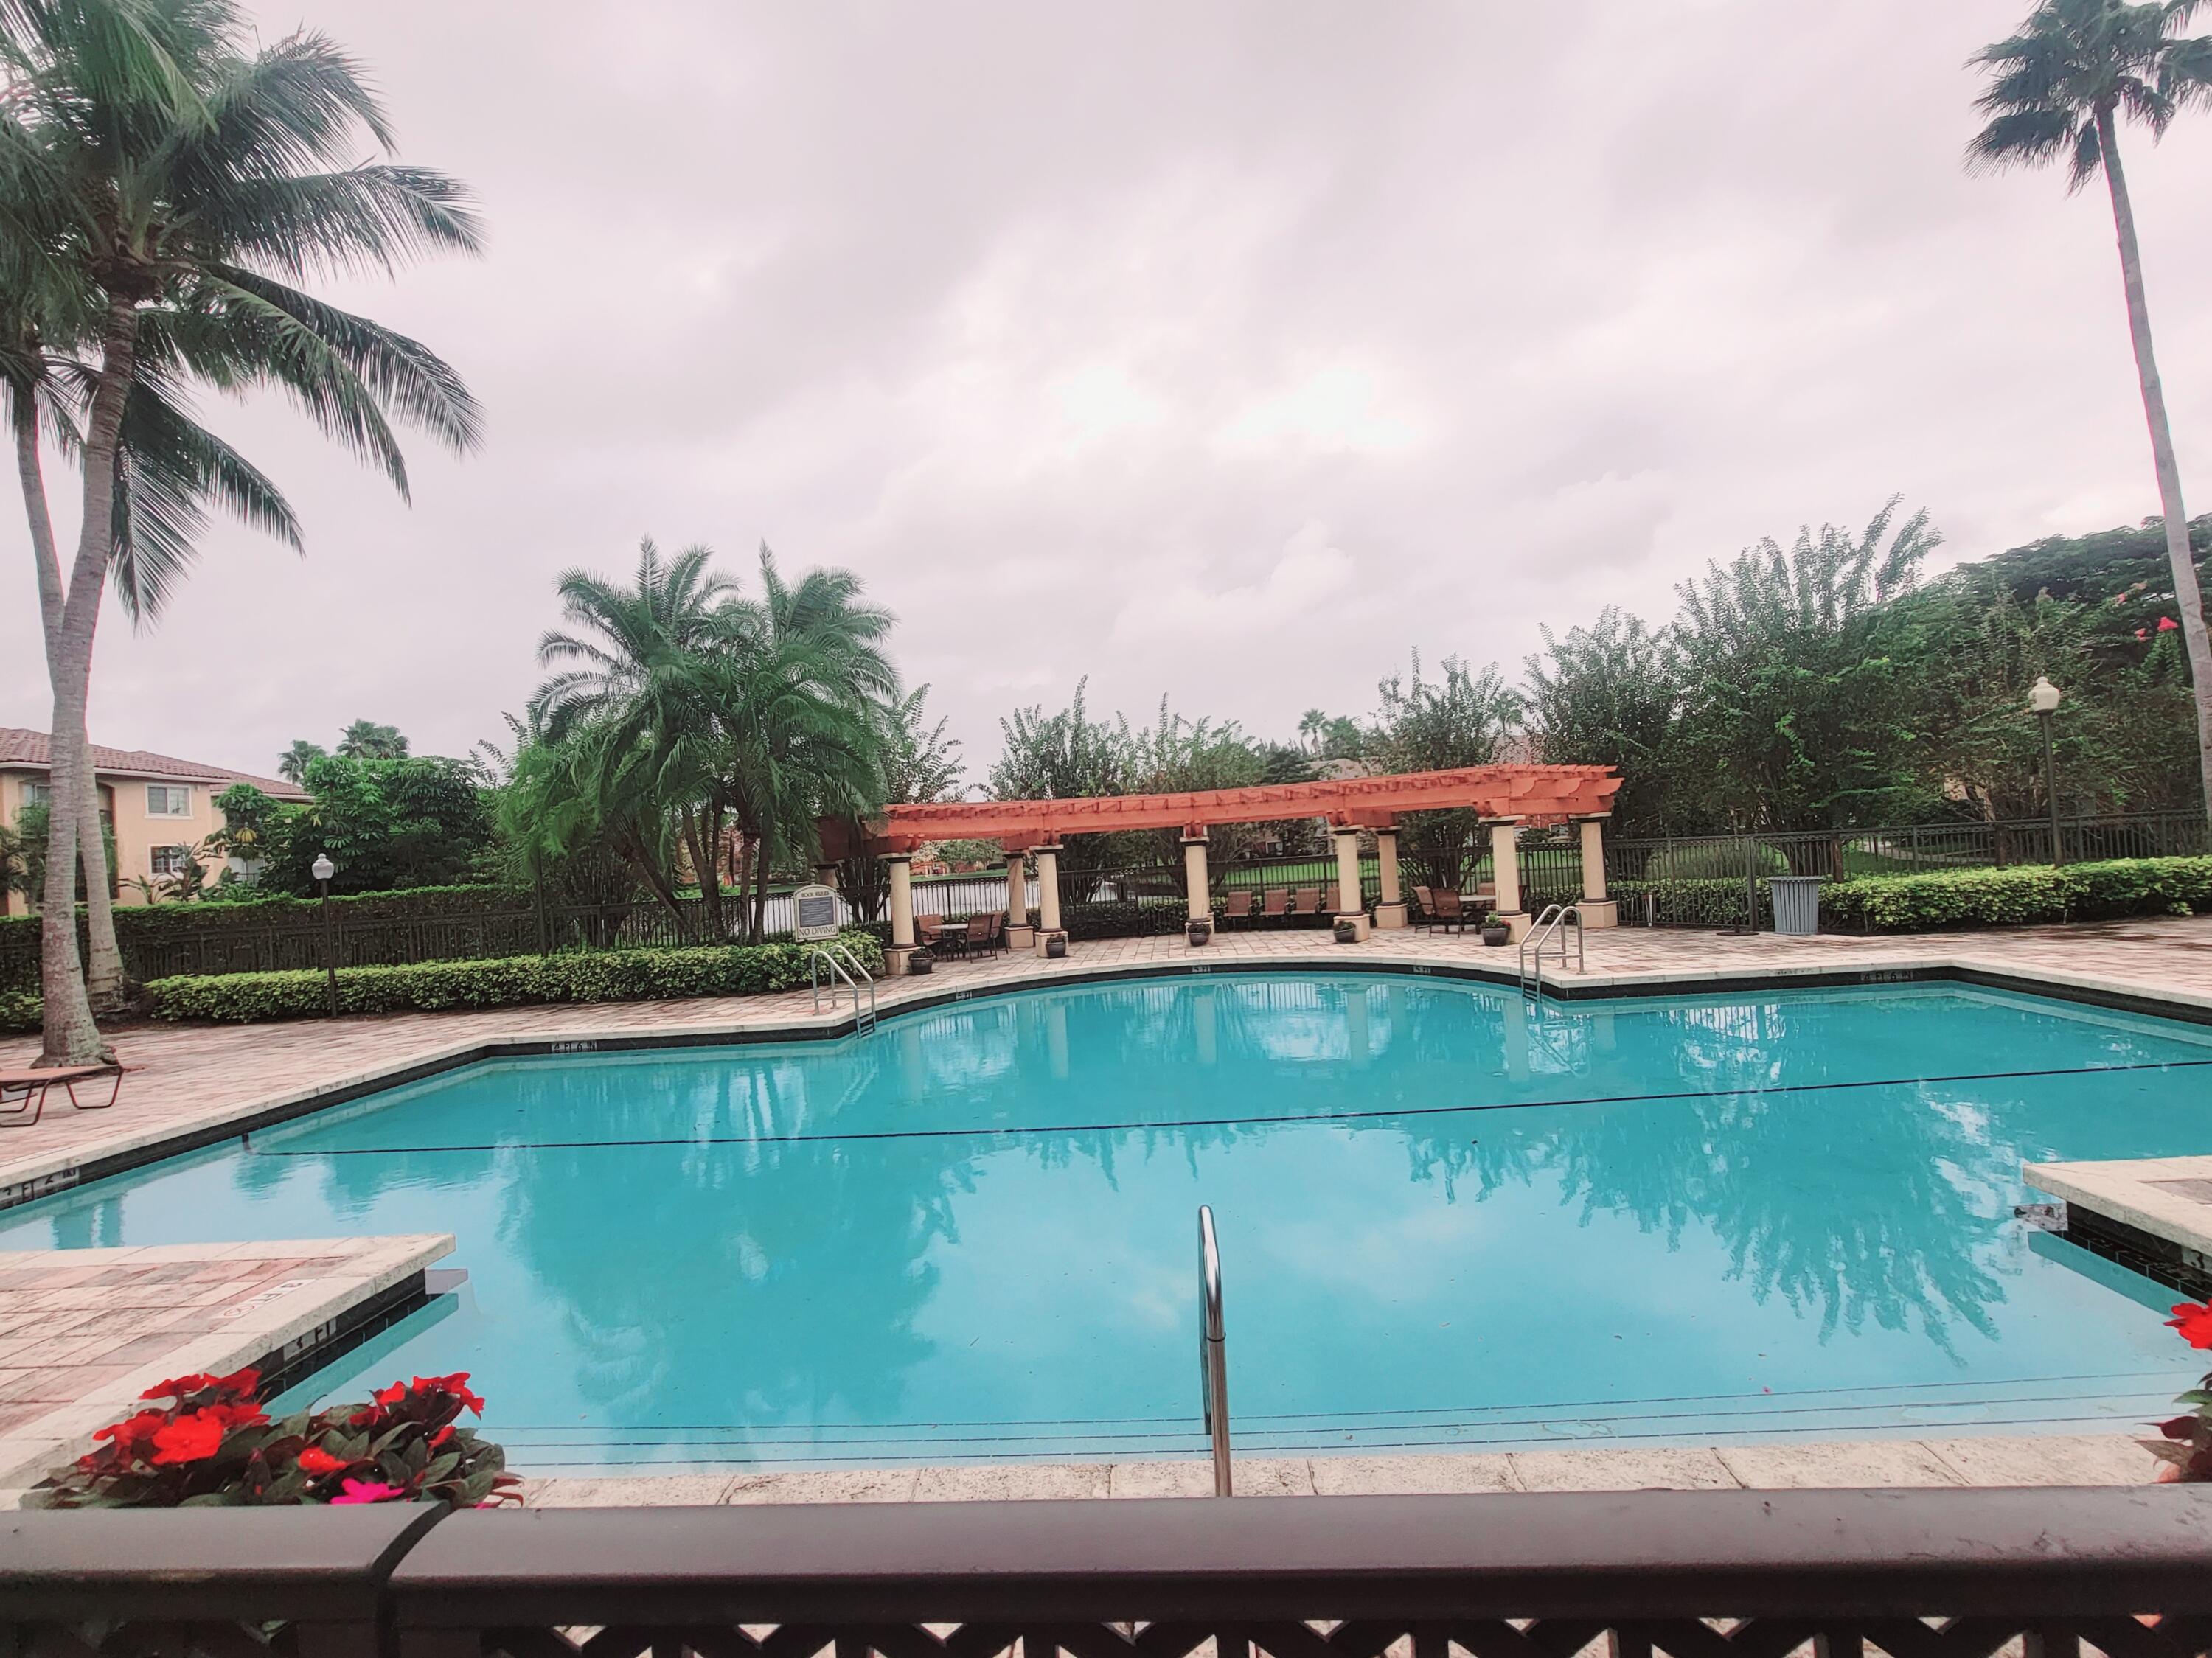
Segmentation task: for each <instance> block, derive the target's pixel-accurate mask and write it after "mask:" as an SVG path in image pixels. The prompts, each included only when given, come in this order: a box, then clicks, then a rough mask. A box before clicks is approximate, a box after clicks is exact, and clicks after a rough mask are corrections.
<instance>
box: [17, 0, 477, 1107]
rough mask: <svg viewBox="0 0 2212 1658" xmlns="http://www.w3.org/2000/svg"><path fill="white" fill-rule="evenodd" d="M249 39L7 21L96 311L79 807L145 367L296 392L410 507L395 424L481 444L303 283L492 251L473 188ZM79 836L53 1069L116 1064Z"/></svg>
mask: <svg viewBox="0 0 2212 1658" xmlns="http://www.w3.org/2000/svg"><path fill="white" fill-rule="evenodd" d="M243 35H244V29H243V24H242V20H241V19H240V15H239V14H238V12H237V10H236V9H235V8H234V6H233V5H231V4H229V3H228V0H190V3H185V0H174V3H167V4H161V5H155V4H144V3H130V4H125V3H123V0H76V3H60V0H10V3H9V4H8V5H7V6H6V7H5V8H4V9H0V52H4V54H5V58H6V66H7V69H8V70H9V81H10V84H9V94H10V95H9V100H8V103H7V106H6V112H5V118H4V119H0V213H4V215H5V216H6V218H7V219H8V221H9V230H10V232H11V233H12V236H13V239H14V242H15V246H17V247H19V248H21V247H35V248H36V249H37V250H38V252H39V257H40V258H41V259H42V260H43V261H44V263H45V264H46V266H47V267H48V269H49V271H50V273H52V274H54V275H56V276H58V277H66V279H68V280H70V281H73V282H76V283H77V284H78V285H79V288H80V291H82V292H83V293H85V294H86V295H88V296H89V297H90V299H91V300H92V301H93V302H94V305H95V307H96V309H97V313H98V325H97V330H96V338H97V345H96V348H95V349H94V350H93V351H92V352H91V353H90V354H88V361H86V363H85V364H84V373H85V376H86V384H87V386H88V395H87V398H86V403H85V416H84V422H83V434H82V446H81V450H80V452H79V458H80V462H81V466H82V472H83V484H84V506H83V511H82V516H81V519H80V525H81V527H80V532H79V537H78V542H77V547H76V556H75V559H74V561H73V562H72V564H71V566H70V569H69V572H68V580H67V584H66V587H65V590H64V599H63V604H62V611H61V622H60V627H59V629H58V643H57V647H56V652H55V659H54V663H53V673H52V677H53V680H54V716H53V719H52V725H51V732H52V773H51V774H52V782H53V786H54V790H55V793H56V797H57V798H58V799H63V800H76V799H79V797H80V795H81V793H82V772H83V769H84V767H85V765H86V763H87V756H86V753H85V748H86V741H85V735H84V709H85V702H86V697H87V693H88V684H89V679H90V675H91V667H92V644H93V635H94V629H95V627H96V625H97V622H98V617H99V610H100V600H101V598H102V595H103V592H104V590H105V586H106V575H107V571H108V565H109V562H110V559H111V556H112V550H113V547H114V544H115V531H116V501H117V495H118V483H119V480H120V478H121V477H122V474H123V469H124V460H123V455H124V443H123V435H122V434H123V426H124V422H125V417H126V415H127V412H128V408H129V404H131V400H132V394H133V388H134V386H137V385H138V384H139V383H140V380H141V374H140V368H139V365H140V361H141V358H142V355H143V358H144V359H145V360H146V361H149V362H150V363H155V364H171V363H173V364H175V365H177V366H178V367H179V368H180V369H181V370H182V371H183V372H185V373H188V374H191V375H193V376H195V377H197V378H198V379H201V380H205V381H207V382H209V383H210V384H214V385H217V386H222V387H224V388H226V389H232V390H243V389H246V388H248V387H251V386H281V387H283V388H285V389H287V390H288V391H289V392H292V393H293V394H294V396H295V398H297V400H298V401H299V402H300V403H301V405H302V406H303V407H304V408H305V409H306V410H307V412H308V413H309V414H310V416H312V417H313V418H314V419H315V420H316V421H317V422H318V423H319V424H320V425H322V426H323V427H324V428H325V430H326V431H328V432H330V433H331V434H332V435H334V436H336V437H337V438H338V439H339V440H341V441H342V442H344V443H346V444H347V445H348V446H350V447H352V448H354V449H355V450H356V452H358V453H360V454H362V455H363V456H364V458H366V459H370V460H372V461H374V463H375V464H377V465H380V467H381V469H382V470H383V471H385V472H386V474H387V476H388V477H390V478H391V479H392V483H394V485H395V486H396V487H398V488H400V489H402V490H403V492H404V488H405V468H404V460H403V459H402V457H401V455H400V452H399V449H398V443H397V441H396V440H395V439H394V437H393V435H392V429H391V426H390V423H389V422H390V416H392V415H397V416H400V417H402V418H405V419H409V420H411V421H414V422H416V423H417V424H421V425H423V426H425V427H426V428H428V429H430V430H431V431H432V432H434V433H435V434H437V435H439V436H441V437H442V438H444V439H446V440H448V441H450V442H452V443H453V444H454V445H455V446H457V447H465V446H468V445H470V444H471V443H473V442H474V441H475V439H476V436H477V415H476V410H475V408H474V405H473V404H472V403H471V400H470V399H469V398H468V395H467V392H466V391H465V388H464V387H463V386H461V385H460V382H459V380H458V378H457V377H456V376H454V375H453V372H452V371H451V370H450V369H449V368H447V367H446V365H445V364H443V363H442V362H441V361H439V360H438V359H437V358H436V357H435V356H434V355H432V354H430V353H429V352H428V351H427V350H425V349H423V348H422V347H421V346H420V345H418V344H416V343H415V342H413V341H410V340H407V339H405V338H404V337H401V336H398V335H397V334H394V333H392V332H391V331H388V330H385V329H383V328H380V327H379V326H378V325H375V324H374V323H371V322H369V321H368V320H367V319H363V318H359V317H356V316H352V315H349V313H345V312H343V311H340V310H337V308H335V307H331V306H328V305H326V304H325V303H323V302H322V301H318V300H315V299H313V297H311V296H310V295H307V294H306V293H304V292H302V291H301V290H300V289H299V288H295V287H294V286H293V285H292V284H291V282H290V281H289V280H287V279H288V278H293V277H296V276H300V275H301V274H304V273H307V272H310V271H313V270H332V269H339V270H343V269H349V268H357V267H359V266H362V265H380V266H382V267H383V268H385V269H386V270H390V269H392V268H393V267H394V266H395V265H396V264H398V262H400V261H401V260H403V259H404V258H410V257H412V256H413V255H414V254H416V252H421V251H423V250H424V249H426V248H437V247H445V248H456V249H464V250H471V249H473V248H474V247H475V246H477V231H476V228H475V225H474V222H473V221H472V219H471V216H469V214H468V213H467V211H466V210H465V207H464V206H463V205H462V202H461V196H460V191H459V189H458V187H457V186H455V185H453V183H452V182H451V181H450V180H448V179H445V178H443V177H442V176H441V175H439V174H436V173H429V172H427V171H425V170H423V169H420V168H414V167H396V166H392V165H389V164H386V163H368V164H360V163H358V162H357V161H356V156H355V155H354V154H353V151H354V149H355V148H356V144H357V143H358V139H357V136H356V135H357V134H359V133H360V132H362V131H366V132H367V133H368V136H369V137H371V138H372V139H373V140H374V141H375V142H376V143H379V144H380V145H382V146H385V147H386V148H388V147H389V145H390V131H389V128H388V125H386V122H385V120H384V118H383V114H382V112H381V110H380V108H379V107H378V106H377V104H376V102H375V100H374V98H373V97H372V96H371V95H370V94H369V93H368V90H367V88H366V86H365V85H364V83H363V82H362V79H361V77H360V75H359V73H358V71H357V70H356V68H355V66H354V64H352V63H351V61H350V60H349V59H348V58H346V57H345V56H344V55H343V53H342V52H339V51H338V50H337V47H336V46H333V45H332V44H331V42H330V41H329V40H327V39H325V38H324V37H322V36H320V35H315V34H307V33H301V34H295V35H292V36H289V37H287V38H286V39H283V40H280V41H279V42H277V43H276V45H274V46H269V47H265V48H263V49H261V50H259V51H257V52H253V53H252V55H250V56H249V55H247V54H246V53H245V52H242V51H241V50H240V47H239V46H238V44H237V43H238V41H239V40H240V39H242V38H243ZM315 169H324V170H315ZM17 257H23V256H21V255H18V256H17ZM272 270H273V271H275V272H276V273H279V274H276V275H272V274H270V273H271V271H272ZM52 840H53V848H52V850H53V853H54V854H55V855H54V856H53V857H52V859H49V866H48V870H47V888H48V902H47V904H46V923H45V929H44V936H43V940H42V944H43V957H42V989H43V991H44V993H45V1018H46V1041H45V1048H44V1052H43V1053H42V1054H41V1062H42V1063H48V1064H62V1063H75V1062H78V1061H82V1060H90V1059H99V1058H104V1057H106V1048H105V1046H104V1044H103V1043H102V1042H100V1036H99V1033H98V1031H97V1029H96V1028H95V1027H94V1025H93V1023H92V1017H91V1010H90V1008H89V1006H88V1004H87V1002H86V999H85V994H84V989H83V983H82V974H81V972H80V970H79V968H78V963H77V957H76V940H75V936H74V934H75V928H74V927H73V926H71V925H70V906H69V903H68V894H69V887H70V866H71V865H75V864H76V862H77V861H78V860H77V858H76V821H75V817H74V816H73V815H71V814H64V815H63V816H62V817H60V818H59V819H58V821H57V823H56V824H55V826H54V830H53V835H52ZM64 850H66V851H67V853H68V854H69V855H68V856H67V857H64V856H62V855H61V854H62V853H64Z"/></svg>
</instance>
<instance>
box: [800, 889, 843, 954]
mask: <svg viewBox="0 0 2212 1658" xmlns="http://www.w3.org/2000/svg"><path fill="white" fill-rule="evenodd" d="M791 902H792V906H793V914H796V915H797V916H798V918H799V919H798V920H797V921H796V922H794V923H793V926H792V929H791V936H792V937H793V938H796V939H798V940H799V943H801V944H813V943H815V942H817V940H820V939H823V938H836V936H837V934H838V932H839V931H840V929H839V927H838V925H837V889H836V888H835V887H822V886H814V887H801V888H799V890H798V891H796V892H794V893H793V894H792V895H791Z"/></svg>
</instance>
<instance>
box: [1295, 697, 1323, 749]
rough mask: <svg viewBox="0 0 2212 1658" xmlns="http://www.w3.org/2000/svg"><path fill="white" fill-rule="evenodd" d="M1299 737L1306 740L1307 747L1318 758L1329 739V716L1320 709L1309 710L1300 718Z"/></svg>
mask: <svg viewBox="0 0 2212 1658" xmlns="http://www.w3.org/2000/svg"><path fill="white" fill-rule="evenodd" d="M1298 735H1299V736H1300V737H1301V738H1304V739H1305V743H1306V746H1307V747H1308V748H1310V749H1311V750H1313V751H1314V754H1315V755H1316V756H1319V755H1320V753H1321V745H1322V743H1323V742H1324V741H1326V740H1327V738H1328V714H1327V713H1326V712H1325V711H1323V710H1322V709H1320V708H1308V709H1307V710H1306V711H1305V712H1304V714H1300V715H1299V716H1298Z"/></svg>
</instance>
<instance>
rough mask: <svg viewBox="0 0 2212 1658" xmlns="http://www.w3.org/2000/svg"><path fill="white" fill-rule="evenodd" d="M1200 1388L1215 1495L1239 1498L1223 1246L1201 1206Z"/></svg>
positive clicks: (1208, 1213) (1208, 1209) (1205, 1207)
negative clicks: (1232, 1454) (1234, 1480)
mask: <svg viewBox="0 0 2212 1658" xmlns="http://www.w3.org/2000/svg"><path fill="white" fill-rule="evenodd" d="M1198 1298H1199V1317H1198V1387H1199V1397H1200V1400H1203V1401H1204V1412H1205V1418H1206V1436H1207V1438H1208V1439H1210V1440H1211V1441H1212V1445H1213V1494H1214V1495H1215V1496H1216V1497H1231V1496H1234V1495H1235V1492H1234V1491H1233V1490H1232V1489H1231V1473H1230V1458H1229V1328H1228V1326H1227V1325H1226V1324H1225V1322H1224V1321H1223V1320H1222V1316H1221V1246H1220V1244H1219V1243H1218V1242H1216V1241H1215V1239H1214V1236H1213V1210H1212V1206H1209V1205H1206V1204H1203V1203H1201V1204H1200V1205H1199V1206H1198Z"/></svg>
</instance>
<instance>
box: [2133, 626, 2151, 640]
mask: <svg viewBox="0 0 2212 1658" xmlns="http://www.w3.org/2000/svg"><path fill="white" fill-rule="evenodd" d="M2149 637H2150V629H2148V628H2138V629H2136V638H2137V639H2148V638H2149Z"/></svg>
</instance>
